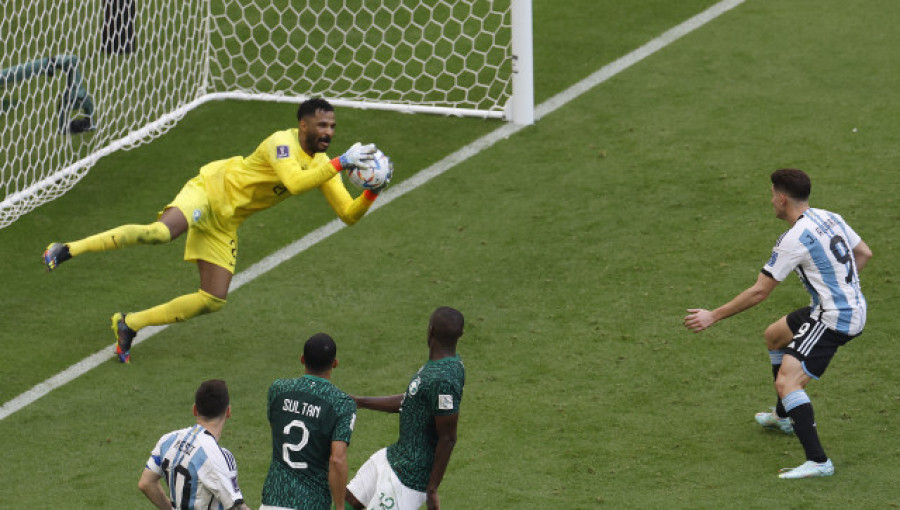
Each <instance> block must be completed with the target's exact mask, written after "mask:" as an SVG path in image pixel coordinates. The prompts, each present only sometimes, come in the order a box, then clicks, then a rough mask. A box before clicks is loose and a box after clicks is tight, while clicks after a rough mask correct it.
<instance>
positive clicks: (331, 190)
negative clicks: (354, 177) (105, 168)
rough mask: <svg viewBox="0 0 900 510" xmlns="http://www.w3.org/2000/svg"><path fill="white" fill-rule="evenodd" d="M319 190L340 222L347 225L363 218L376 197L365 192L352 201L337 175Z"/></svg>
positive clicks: (369, 192)
mask: <svg viewBox="0 0 900 510" xmlns="http://www.w3.org/2000/svg"><path fill="white" fill-rule="evenodd" d="M319 189H320V190H321V191H322V194H323V195H325V199H326V200H328V205H330V206H331V208H332V209H334V212H335V213H336V214H337V215H338V217H339V218H340V219H341V221H343V222H344V223H346V224H347V225H353V224H354V223H356V222H357V221H359V220H360V219H361V218H362V217H363V216H365V214H366V212H367V211H368V210H369V208H370V207H372V204H373V203H374V202H375V198H376V197H377V196H378V195H376V194H375V193H372V192H371V191H368V190H366V191H364V192H363V193H362V194H360V195H359V196H358V197H356V199H354V198H353V197H352V196H350V193H349V192H348V191H347V188H346V187H345V186H344V182H343V181H342V180H341V177H340V176H339V175H335V176H334V177H333V178H332V179H331V180H329V181H327V182H326V183H324V184H323V185H322V186H321V187H320V188H319Z"/></svg>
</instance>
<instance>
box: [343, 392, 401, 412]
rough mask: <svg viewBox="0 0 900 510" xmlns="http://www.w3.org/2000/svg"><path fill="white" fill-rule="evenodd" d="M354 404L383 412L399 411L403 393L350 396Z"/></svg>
mask: <svg viewBox="0 0 900 510" xmlns="http://www.w3.org/2000/svg"><path fill="white" fill-rule="evenodd" d="M350 398H352V399H353V401H354V402H356V405H357V406H359V407H362V408H363V409H371V410H373V411H382V412H385V413H399V412H400V406H401V405H403V393H400V394H399V395H390V396H387V397H354V396H352V395H351V396H350Z"/></svg>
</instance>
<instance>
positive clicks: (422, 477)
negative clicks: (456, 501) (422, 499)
mask: <svg viewBox="0 0 900 510" xmlns="http://www.w3.org/2000/svg"><path fill="white" fill-rule="evenodd" d="M465 383H466V370H465V367H464V366H463V363H462V360H461V359H460V358H459V355H455V356H450V357H447V358H443V359H440V360H437V361H428V362H427V363H425V365H424V366H423V367H422V368H420V369H419V371H418V372H417V373H416V375H414V376H413V378H412V379H411V380H410V381H409V387H408V388H407V389H406V394H404V395H403V403H402V405H401V407H400V439H399V440H398V441H397V442H396V443H394V444H392V445H390V446H388V448H387V458H388V462H389V463H390V465H391V469H393V470H394V473H396V474H397V478H399V479H400V481H401V482H402V483H403V485H405V486H407V487H409V488H410V489H413V490H417V491H420V492H425V487H426V486H427V485H428V478H429V477H430V476H431V465H432V464H433V463H434V448H435V446H436V445H437V430H436V428H435V425H434V417H435V416H446V415H453V414H458V413H459V404H460V402H461V401H462V394H463V385H464V384H465Z"/></svg>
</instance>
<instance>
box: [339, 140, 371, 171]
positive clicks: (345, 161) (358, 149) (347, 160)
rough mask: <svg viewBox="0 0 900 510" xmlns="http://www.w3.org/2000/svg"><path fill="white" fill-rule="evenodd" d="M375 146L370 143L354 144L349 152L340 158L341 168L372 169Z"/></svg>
mask: <svg viewBox="0 0 900 510" xmlns="http://www.w3.org/2000/svg"><path fill="white" fill-rule="evenodd" d="M375 150H376V149H375V144H374V143H370V144H366V145H363V144H361V143H359V142H356V143H354V144H353V145H352V146H351V147H350V148H349V149H347V152H345V153H343V154H341V157H340V158H338V159H339V160H340V162H341V168H343V169H344V170H350V169H353V168H361V169H367V168H371V167H372V161H374V159H375Z"/></svg>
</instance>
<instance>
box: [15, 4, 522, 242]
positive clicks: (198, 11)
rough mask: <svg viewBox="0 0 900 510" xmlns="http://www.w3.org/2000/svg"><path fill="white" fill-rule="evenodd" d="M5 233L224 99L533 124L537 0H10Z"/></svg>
mask: <svg viewBox="0 0 900 510" xmlns="http://www.w3.org/2000/svg"><path fill="white" fill-rule="evenodd" d="M0 40H2V41H3V45H4V51H3V54H2V59H0V99H2V103H0V165H2V166H0V168H2V174H0V200H2V202H0V228H3V227H5V226H8V225H9V224H11V223H12V222H14V221H15V220H16V219H18V218H19V217H21V215H23V214H26V213H27V212H29V211H31V210H33V209H34V208H36V207H38V206H40V205H41V204H43V203H46V202H48V201H50V200H53V199H55V198H57V197H59V196H61V195H62V194H64V193H65V192H66V191H68V190H69V189H71V188H72V187H73V186H74V185H75V184H76V183H77V182H78V181H79V180H80V179H82V178H83V177H84V176H85V175H86V174H87V172H88V171H89V169H90V168H91V167H92V166H93V165H94V163H96V161H97V160H98V159H100V158H102V157H103V156H105V155H107V154H110V153H112V152H114V151H117V150H122V149H129V148H132V147H135V146H137V145H140V144H142V143H146V142H148V141H150V140H152V139H154V138H156V137H158V136H160V135H162V134H163V133H165V132H166V131H167V130H168V129H170V128H171V127H173V126H174V125H175V124H176V123H177V122H178V120H179V119H180V118H182V117H183V116H184V115H185V114H186V113H187V112H189V111H190V110H192V109H194V108H196V107H197V106H199V105H201V104H203V103H205V102H207V101H210V100H219V99H242V100H269V101H283V102H300V101H302V100H304V99H307V98H309V97H313V96H319V97H324V98H326V99H328V100H329V101H331V102H332V103H333V104H335V105H336V106H350V107H361V108H372V109H384V110H398V111H406V112H416V113H418V112H422V113H436V114H443V115H456V116H479V117H484V118H498V119H506V120H510V121H513V122H517V123H521V124H530V123H531V122H533V91H532V83H531V79H532V78H531V75H532V71H531V69H532V68H531V0H505V1H494V0H418V1H413V0H305V1H303V2H297V1H293V0H92V1H82V0H7V1H5V2H3V3H2V4H0Z"/></svg>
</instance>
